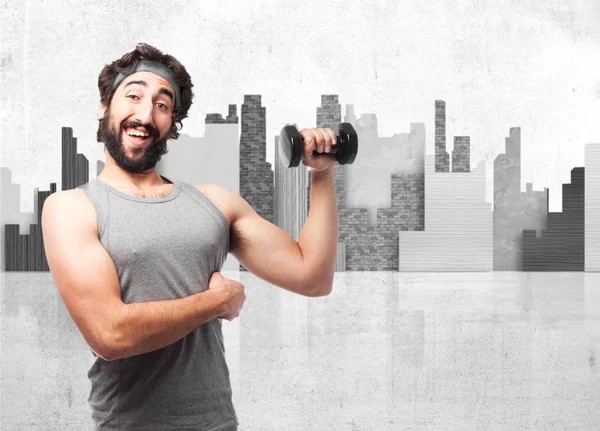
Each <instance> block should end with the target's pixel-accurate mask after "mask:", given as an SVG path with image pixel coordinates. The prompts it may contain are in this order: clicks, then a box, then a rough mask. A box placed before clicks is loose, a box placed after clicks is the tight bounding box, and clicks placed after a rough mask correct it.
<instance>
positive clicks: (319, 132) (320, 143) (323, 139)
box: [315, 129, 331, 153]
mask: <svg viewBox="0 0 600 431" xmlns="http://www.w3.org/2000/svg"><path fill="white" fill-rule="evenodd" d="M315 136H316V139H317V151H318V152H319V153H323V152H325V149H326V147H327V140H328V139H330V138H329V136H328V135H327V133H325V131H324V130H323V129H315ZM329 148H330V149H331V142H329Z"/></svg>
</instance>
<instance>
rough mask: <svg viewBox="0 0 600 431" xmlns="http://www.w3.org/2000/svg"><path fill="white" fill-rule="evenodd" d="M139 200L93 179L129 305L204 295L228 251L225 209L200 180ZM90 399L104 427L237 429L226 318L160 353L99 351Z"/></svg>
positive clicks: (103, 229) (88, 187) (90, 188)
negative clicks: (108, 355) (110, 354)
mask: <svg viewBox="0 0 600 431" xmlns="http://www.w3.org/2000/svg"><path fill="white" fill-rule="evenodd" d="M162 178H163V179H165V180H166V181H168V182H170V183H173V184H174V190H173V192H172V193H171V194H169V195H168V196H165V197H159V198H140V197H134V196H130V195H127V194H125V193H122V192H120V191H119V190H117V189H115V188H114V187H112V186H110V185H109V184H107V183H105V182H103V181H101V180H99V179H98V178H94V179H92V180H90V181H89V182H88V183H86V184H84V185H82V186H79V188H81V189H83V191H85V193H86V194H87V195H88V196H89V198H90V199H91V201H92V203H93V204H94V207H95V208H96V216H97V220H98V231H99V232H98V233H99V237H100V241H101V242H102V245H103V246H104V248H105V249H106V250H107V251H108V253H109V254H110V256H111V257H112V260H113V261H114V263H115V266H116V269H117V272H118V275H119V282H120V285H121V298H122V300H123V302H124V303H126V304H129V303H133V302H147V301H159V300H166V299H177V298H183V297H185V296H189V295H192V294H194V293H197V292H202V291H204V290H206V289H207V287H208V280H209V279H210V277H211V275H212V273H213V272H218V271H220V270H221V267H222V265H223V263H224V262H225V258H226V257H227V253H228V252H229V229H228V224H227V220H226V218H225V216H224V215H223V213H222V212H221V211H220V210H219V209H218V208H217V207H216V206H215V205H214V204H213V203H212V202H211V201H210V200H209V199H208V198H207V197H206V196H205V195H204V194H203V193H202V192H200V191H199V190H197V189H196V188H195V187H194V186H193V185H191V184H186V183H184V182H181V181H177V180H169V179H167V178H165V177H164V176H162ZM94 356H95V357H96V358H95V361H94V363H93V365H92V367H91V368H90V370H89V372H88V377H89V379H90V381H91V384H92V387H91V392H90V396H89V399H88V402H89V404H90V406H91V408H92V418H93V420H94V422H95V423H96V429H97V430H145V431H148V430H213V431H216V430H221V431H224V430H235V429H237V416H236V412H235V410H234V407H233V403H232V394H231V385H230V381H229V370H228V368H227V364H226V362H225V351H224V343H223V333H222V331H221V320H220V319H218V318H217V319H213V320H211V321H209V322H207V323H206V324H204V325H202V326H200V327H199V328H197V329H196V330H194V331H192V332H191V333H190V334H188V335H187V336H185V337H184V338H182V339H181V340H179V341H177V342H175V343H173V344H171V345H169V346H167V347H164V348H162V349H159V350H155V351H153V352H148V353H145V354H142V355H136V356H133V357H129V358H124V359H117V360H114V361H105V360H103V359H102V358H100V357H98V356H97V355H95V354H94Z"/></svg>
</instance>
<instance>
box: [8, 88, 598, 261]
mask: <svg viewBox="0 0 600 431" xmlns="http://www.w3.org/2000/svg"><path fill="white" fill-rule="evenodd" d="M267 111H268V110H267V108H266V107H265V106H263V105H262V98H261V96H260V95H245V96H244V103H243V104H242V106H241V107H240V112H241V115H240V116H238V114H237V113H238V109H237V105H235V104H230V105H229V106H228V112H227V114H225V115H223V114H220V113H209V114H207V116H206V118H205V123H206V126H207V127H206V130H207V134H206V135H205V136H204V137H200V138H194V137H189V136H187V135H185V136H184V137H183V138H182V141H181V142H180V143H179V145H178V146H175V147H172V148H171V149H170V151H169V153H167V154H166V155H164V156H163V158H162V159H161V161H160V162H159V163H158V165H157V171H158V173H159V174H161V175H163V176H165V177H167V178H170V179H172V180H178V181H183V182H187V183H189V184H201V183H216V184H220V185H222V186H224V187H227V188H228V189H230V190H232V191H234V192H236V193H239V194H240V195H241V196H242V197H243V198H244V199H246V200H247V201H248V202H249V203H250V205H252V207H253V208H254V209H255V210H256V212H257V213H258V214H259V215H260V216H261V217H263V218H265V219H266V220H268V221H270V222H272V223H274V224H276V225H277V226H279V227H280V228H282V229H283V230H284V231H286V232H287V233H288V234H290V235H291V236H292V237H293V238H294V239H296V240H297V239H298V238H299V234H300V232H301V230H302V228H303V225H304V223H305V221H306V217H307V215H308V213H309V210H310V199H309V195H310V188H311V185H310V175H309V170H308V169H307V168H306V167H305V166H303V165H301V166H300V167H298V168H293V169H290V168H287V167H285V166H284V165H283V164H282V163H281V162H280V161H279V152H278V150H279V142H278V139H279V137H275V145H274V146H275V150H276V151H275V154H274V157H275V161H276V163H275V164H274V165H271V163H269V162H267V161H266V159H267V153H266V147H267V145H266V144H267V142H266V129H267V125H266V124H267V121H266V118H267ZM342 111H343V109H342V106H341V104H340V103H339V97H338V95H322V97H321V105H320V106H317V107H316V124H317V126H318V127H330V128H332V129H334V130H336V131H337V127H338V125H339V124H340V123H341V122H342V121H343V122H350V123H352V124H353V125H354V127H355V129H356V131H357V134H358V141H359V154H363V153H364V154H365V155H366V157H364V158H360V157H357V160H356V161H355V163H353V164H351V165H344V166H342V165H339V164H338V165H336V166H335V184H336V200H337V207H338V217H339V242H338V253H337V264H336V271H346V270H349V271H403V272H407V271H408V272H410V271H417V272H427V271H430V272H438V271H466V272H472V271H475V272H480V271H494V270H496V271H599V270H600V217H599V215H600V205H599V203H600V202H599V198H598V196H600V144H588V145H586V153H585V154H586V157H585V161H586V162H587V163H588V168H587V170H586V168H585V167H583V166H578V167H573V168H572V169H571V180H570V182H569V183H566V184H563V185H562V188H561V190H562V202H563V204H564V208H563V211H561V212H552V211H549V206H548V196H549V190H548V188H546V187H545V188H544V189H543V190H541V191H537V190H533V187H532V184H531V183H527V184H526V190H525V192H523V191H521V190H520V188H519V184H520V181H521V165H522V156H521V153H522V142H521V128H520V127H512V128H511V129H510V134H509V136H507V137H506V138H505V151H504V152H503V153H501V154H498V155H497V156H496V157H495V159H494V169H493V176H494V203H493V205H491V204H490V203H489V202H488V201H487V199H486V197H485V177H486V171H485V163H482V162H480V163H479V164H478V165H477V166H476V167H474V168H471V157H470V153H471V145H470V137H469V136H454V137H452V136H448V135H447V131H446V129H447V106H446V102H445V101H443V100H435V103H434V107H433V111H434V113H435V130H434V135H435V154H434V155H431V154H427V155H426V154H425V141H426V135H427V130H426V128H425V125H424V124H421V123H412V124H411V125H410V129H411V132H410V133H404V134H395V135H394V136H393V137H392V139H391V140H390V139H386V138H380V137H379V134H378V129H377V117H376V115H375V114H361V115H360V116H357V115H356V112H355V110H354V107H353V106H352V105H346V107H345V115H343V116H342ZM451 140H453V141H454V149H453V150H452V151H448V149H447V145H446V143H447V141H451ZM238 143H239V144H238ZM365 149H366V150H365ZM61 159H62V164H61V173H62V175H61V178H62V181H61V182H62V190H69V189H72V188H75V187H78V186H80V185H83V184H86V183H87V182H89V181H94V177H93V176H91V175H90V165H95V166H96V168H97V169H96V171H97V172H101V171H102V169H103V166H104V161H103V160H96V161H95V162H94V161H92V163H90V161H89V160H88V159H87V158H86V157H85V156H84V155H83V154H81V153H79V152H78V141H77V137H75V136H73V129H72V128H70V127H63V128H62V137H61ZM224 167H227V168H226V169H224ZM232 168H233V169H232ZM0 170H1V177H2V184H1V190H0V205H1V208H2V211H1V214H0V216H1V218H2V223H3V226H2V228H3V231H2V235H0V245H1V248H2V253H1V255H0V256H1V257H2V259H0V262H1V263H2V265H1V266H2V269H3V270H6V271H48V265H47V262H46V257H45V252H44V248H43V238H42V235H41V228H40V219H41V216H40V214H41V208H42V207H43V204H44V201H45V199H46V198H47V197H48V196H49V195H50V194H51V193H54V192H56V191H57V187H56V182H52V183H50V184H49V189H48V190H47V191H45V190H37V192H36V196H35V197H34V200H35V201H36V211H34V212H33V213H23V212H20V211H19V210H18V208H19V202H20V200H21V198H20V185H19V184H18V183H16V182H14V181H13V180H12V174H11V171H10V169H9V168H7V167H0ZM232 171H234V172H237V175H232V173H231V172H232ZM586 183H587V186H586ZM387 186H389V187H387ZM374 191H377V192H378V193H375V192H374ZM586 202H587V205H586ZM224 269H226V270H231V269H240V270H245V268H243V267H242V266H240V265H239V264H238V263H237V261H236V259H235V258H234V257H233V256H232V255H229V256H228V258H227V261H226V262H225V265H224Z"/></svg>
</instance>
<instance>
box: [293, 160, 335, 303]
mask: <svg viewBox="0 0 600 431" xmlns="http://www.w3.org/2000/svg"><path fill="white" fill-rule="evenodd" d="M333 173H334V167H333V166H331V168H330V169H327V170H326V171H324V172H317V171H314V170H312V171H311V175H312V178H311V180H312V184H311V190H310V211H309V214H308V218H307V219H306V222H305V224H304V226H303V228H302V232H301V233H300V237H299V239H298V245H299V246H300V249H301V250H302V255H303V259H304V264H305V267H306V270H307V272H308V277H309V279H311V280H316V282H315V283H314V284H315V285H316V286H317V288H318V290H319V292H317V293H319V294H327V293H329V291H330V290H331V285H332V283H333V276H334V273H335V262H336V255H337V244H338V213H337V202H336V194H335V181H334V175H333Z"/></svg>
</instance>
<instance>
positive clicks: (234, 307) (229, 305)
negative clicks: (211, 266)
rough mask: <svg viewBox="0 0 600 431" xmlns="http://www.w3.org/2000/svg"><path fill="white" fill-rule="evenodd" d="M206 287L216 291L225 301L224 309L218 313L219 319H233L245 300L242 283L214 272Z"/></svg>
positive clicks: (238, 313)
mask: <svg viewBox="0 0 600 431" xmlns="http://www.w3.org/2000/svg"><path fill="white" fill-rule="evenodd" d="M208 289H209V290H212V291H213V292H217V293H218V294H219V295H220V296H221V298H223V302H224V303H225V311H224V312H223V313H221V314H220V315H219V317H220V318H221V319H226V320H229V321H231V320H233V319H235V318H236V317H238V316H239V315H240V310H241V309H242V307H243V305H244V301H245V300H246V295H245V293H244V285H243V284H242V283H240V282H239V281H235V280H231V279H229V278H225V277H223V275H221V273H220V272H215V273H213V274H212V276H211V277H210V280H208Z"/></svg>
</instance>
